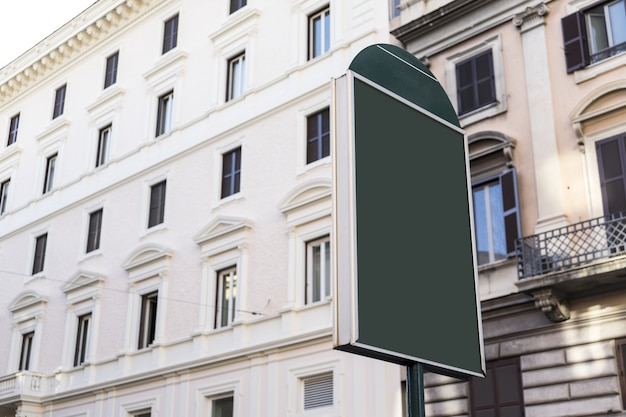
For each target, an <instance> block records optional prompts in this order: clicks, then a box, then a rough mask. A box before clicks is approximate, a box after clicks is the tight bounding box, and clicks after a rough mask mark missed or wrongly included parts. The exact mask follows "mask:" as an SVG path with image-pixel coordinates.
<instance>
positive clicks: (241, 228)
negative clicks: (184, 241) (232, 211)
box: [193, 216, 252, 255]
mask: <svg viewBox="0 0 626 417" xmlns="http://www.w3.org/2000/svg"><path fill="white" fill-rule="evenodd" d="M251 228H252V222H251V221H250V220H248V219H245V218H243V217H229V216H218V217H217V218H215V219H214V220H213V221H211V222H210V223H209V224H207V225H206V226H205V227H203V228H202V229H201V230H200V231H199V232H198V233H197V234H196V235H195V236H194V238H193V240H194V242H196V243H197V244H198V245H201V246H202V247H203V253H205V255H210V254H212V253H216V251H217V252H219V248H220V247H222V246H225V247H229V248H232V247H233V246H238V245H240V244H241V243H243V242H244V241H245V234H246V232H247V231H248V230H250V229H251Z"/></svg>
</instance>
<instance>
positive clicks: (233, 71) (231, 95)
mask: <svg viewBox="0 0 626 417" xmlns="http://www.w3.org/2000/svg"><path fill="white" fill-rule="evenodd" d="M246 62H247V59H246V51H245V50H244V51H241V52H239V53H237V54H235V55H233V56H231V57H230V58H228V67H227V71H226V101H227V102H228V101H233V100H236V99H238V98H240V97H243V96H244V95H245V93H246V78H247V77H246V73H247V70H246V66H247V65H246Z"/></svg>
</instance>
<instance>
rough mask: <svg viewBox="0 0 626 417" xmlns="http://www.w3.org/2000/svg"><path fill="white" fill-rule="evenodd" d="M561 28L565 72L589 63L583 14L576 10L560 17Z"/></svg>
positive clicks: (570, 71)
mask: <svg viewBox="0 0 626 417" xmlns="http://www.w3.org/2000/svg"><path fill="white" fill-rule="evenodd" d="M561 28H562V30H563V49H564V50H565V64H566V66H567V73H568V74H570V73H572V72H574V71H575V70H577V69H580V68H583V67H585V66H587V65H589V51H588V49H587V33H586V30H585V16H584V14H583V13H581V12H578V13H574V14H571V15H569V16H565V17H564V18H563V19H561Z"/></svg>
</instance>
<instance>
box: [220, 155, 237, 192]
mask: <svg viewBox="0 0 626 417" xmlns="http://www.w3.org/2000/svg"><path fill="white" fill-rule="evenodd" d="M240 185H241V147H239V148H237V149H234V150H232V151H230V152H227V153H225V154H224V155H223V157H222V198H225V197H228V196H230V195H233V194H236V193H238V192H239V188H240Z"/></svg>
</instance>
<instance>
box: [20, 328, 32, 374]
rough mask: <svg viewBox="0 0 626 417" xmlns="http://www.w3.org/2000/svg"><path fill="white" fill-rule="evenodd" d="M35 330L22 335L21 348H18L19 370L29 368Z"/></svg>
mask: <svg viewBox="0 0 626 417" xmlns="http://www.w3.org/2000/svg"><path fill="white" fill-rule="evenodd" d="M34 338H35V332H29V333H25V334H23V335H22V348H21V349H20V363H19V366H18V369H19V370H20V371H28V370H29V369H30V358H31V354H32V350H33V339H34Z"/></svg>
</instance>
